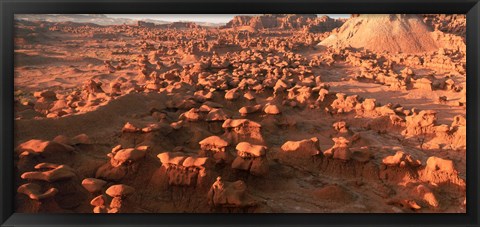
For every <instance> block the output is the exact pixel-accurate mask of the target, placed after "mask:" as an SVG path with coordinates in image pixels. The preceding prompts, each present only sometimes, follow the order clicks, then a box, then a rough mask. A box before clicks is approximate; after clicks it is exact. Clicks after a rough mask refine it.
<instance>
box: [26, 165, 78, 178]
mask: <svg viewBox="0 0 480 227" xmlns="http://www.w3.org/2000/svg"><path fill="white" fill-rule="evenodd" d="M35 169H50V170H47V171H44V172H40V171H32V172H25V173H23V174H22V175H21V178H22V179H27V180H42V181H47V182H56V181H60V180H68V179H71V178H72V177H74V176H75V173H74V172H73V170H72V168H70V167H69V166H67V165H57V164H52V163H40V164H38V165H36V166H35Z"/></svg>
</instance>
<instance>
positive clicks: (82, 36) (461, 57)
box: [11, 14, 475, 214]
mask: <svg viewBox="0 0 480 227" xmlns="http://www.w3.org/2000/svg"><path fill="white" fill-rule="evenodd" d="M164 16H165V15H161V14H159V15H154V16H152V15H143V16H142V18H143V17H144V18H145V19H142V21H138V19H137V18H138V15H137V16H132V15H123V16H122V17H125V18H121V19H119V18H114V17H111V16H110V15H83V14H82V15H75V14H69V15H66V14H65V15H61V14H59V15H57V14H48V15H46V14H45V15H40V14H38V15H32V14H22V15H21V16H18V15H16V16H15V24H14V26H15V31H16V32H15V38H14V48H15V49H14V55H15V65H14V71H15V84H14V116H15V122H14V124H15V130H14V135H13V136H14V146H15V151H14V152H15V155H14V159H13V160H11V161H13V162H14V163H13V164H14V165H15V168H14V169H15V174H14V175H13V176H14V178H15V181H14V184H13V185H12V187H14V188H15V189H16V195H15V197H14V198H13V199H14V201H15V203H14V204H15V207H14V208H15V212H18V213H101V214H107V213H465V212H466V208H467V205H466V203H467V201H466V185H467V182H466V176H467V173H466V163H467V161H468V160H466V159H467V157H466V156H467V155H466V154H467V143H466V141H467V124H468V122H467V118H466V100H467V99H466V93H467V91H466V89H467V84H466V83H467V82H466V81H467V74H466V44H465V40H466V37H465V34H466V16H465V15H453V14H443V15H441V14H419V15H415V14H408V15H406V14H391V15H379V14H377V15H364V14H354V15H350V16H349V15H348V14H341V15H319V14H257V15H231V16H225V15H215V14H209V15H208V16H206V15H201V14H198V15H195V21H196V22H190V21H180V18H178V20H177V21H172V22H168V21H171V20H172V18H174V17H171V16H169V18H168V21H167V20H165V21H163V20H159V18H162V17H164ZM226 17H229V18H226ZM203 20H205V21H203ZM212 21H213V22H212ZM469 76H475V75H469ZM468 152H470V151H468Z"/></svg>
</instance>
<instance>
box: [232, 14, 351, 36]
mask: <svg viewBox="0 0 480 227" xmlns="http://www.w3.org/2000/svg"><path fill="white" fill-rule="evenodd" d="M343 22H344V21H342V20H336V19H332V18H330V17H327V16H323V17H317V15H316V14H264V15H260V16H235V17H234V18H233V19H232V20H231V21H230V22H228V23H227V25H226V26H225V27H226V28H235V27H243V26H250V27H252V28H254V29H275V28H277V29H305V28H306V29H308V31H309V32H326V31H331V30H332V29H334V28H337V27H340V26H341V25H342V24H343Z"/></svg>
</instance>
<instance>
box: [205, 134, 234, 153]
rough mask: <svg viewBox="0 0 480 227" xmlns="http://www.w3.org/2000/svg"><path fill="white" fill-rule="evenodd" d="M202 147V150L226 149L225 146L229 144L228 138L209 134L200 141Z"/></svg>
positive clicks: (222, 150)
mask: <svg viewBox="0 0 480 227" xmlns="http://www.w3.org/2000/svg"><path fill="white" fill-rule="evenodd" d="M199 144H200V148H201V149H202V150H211V151H221V152H224V151H225V147H227V146H228V145H229V144H228V142H227V141H226V140H224V139H222V138H220V137H219V136H209V137H207V138H205V139H203V140H202V141H200V142H199Z"/></svg>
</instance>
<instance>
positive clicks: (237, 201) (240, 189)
mask: <svg viewBox="0 0 480 227" xmlns="http://www.w3.org/2000/svg"><path fill="white" fill-rule="evenodd" d="M246 191H247V185H246V184H245V182H243V181H241V180H238V181H235V182H223V181H222V178H221V177H218V178H217V181H215V183H213V185H212V187H211V188H210V191H209V192H208V199H209V204H210V205H211V206H213V207H248V206H254V205H255V201H254V200H253V199H251V198H250V196H249V195H248V194H247V193H246Z"/></svg>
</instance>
